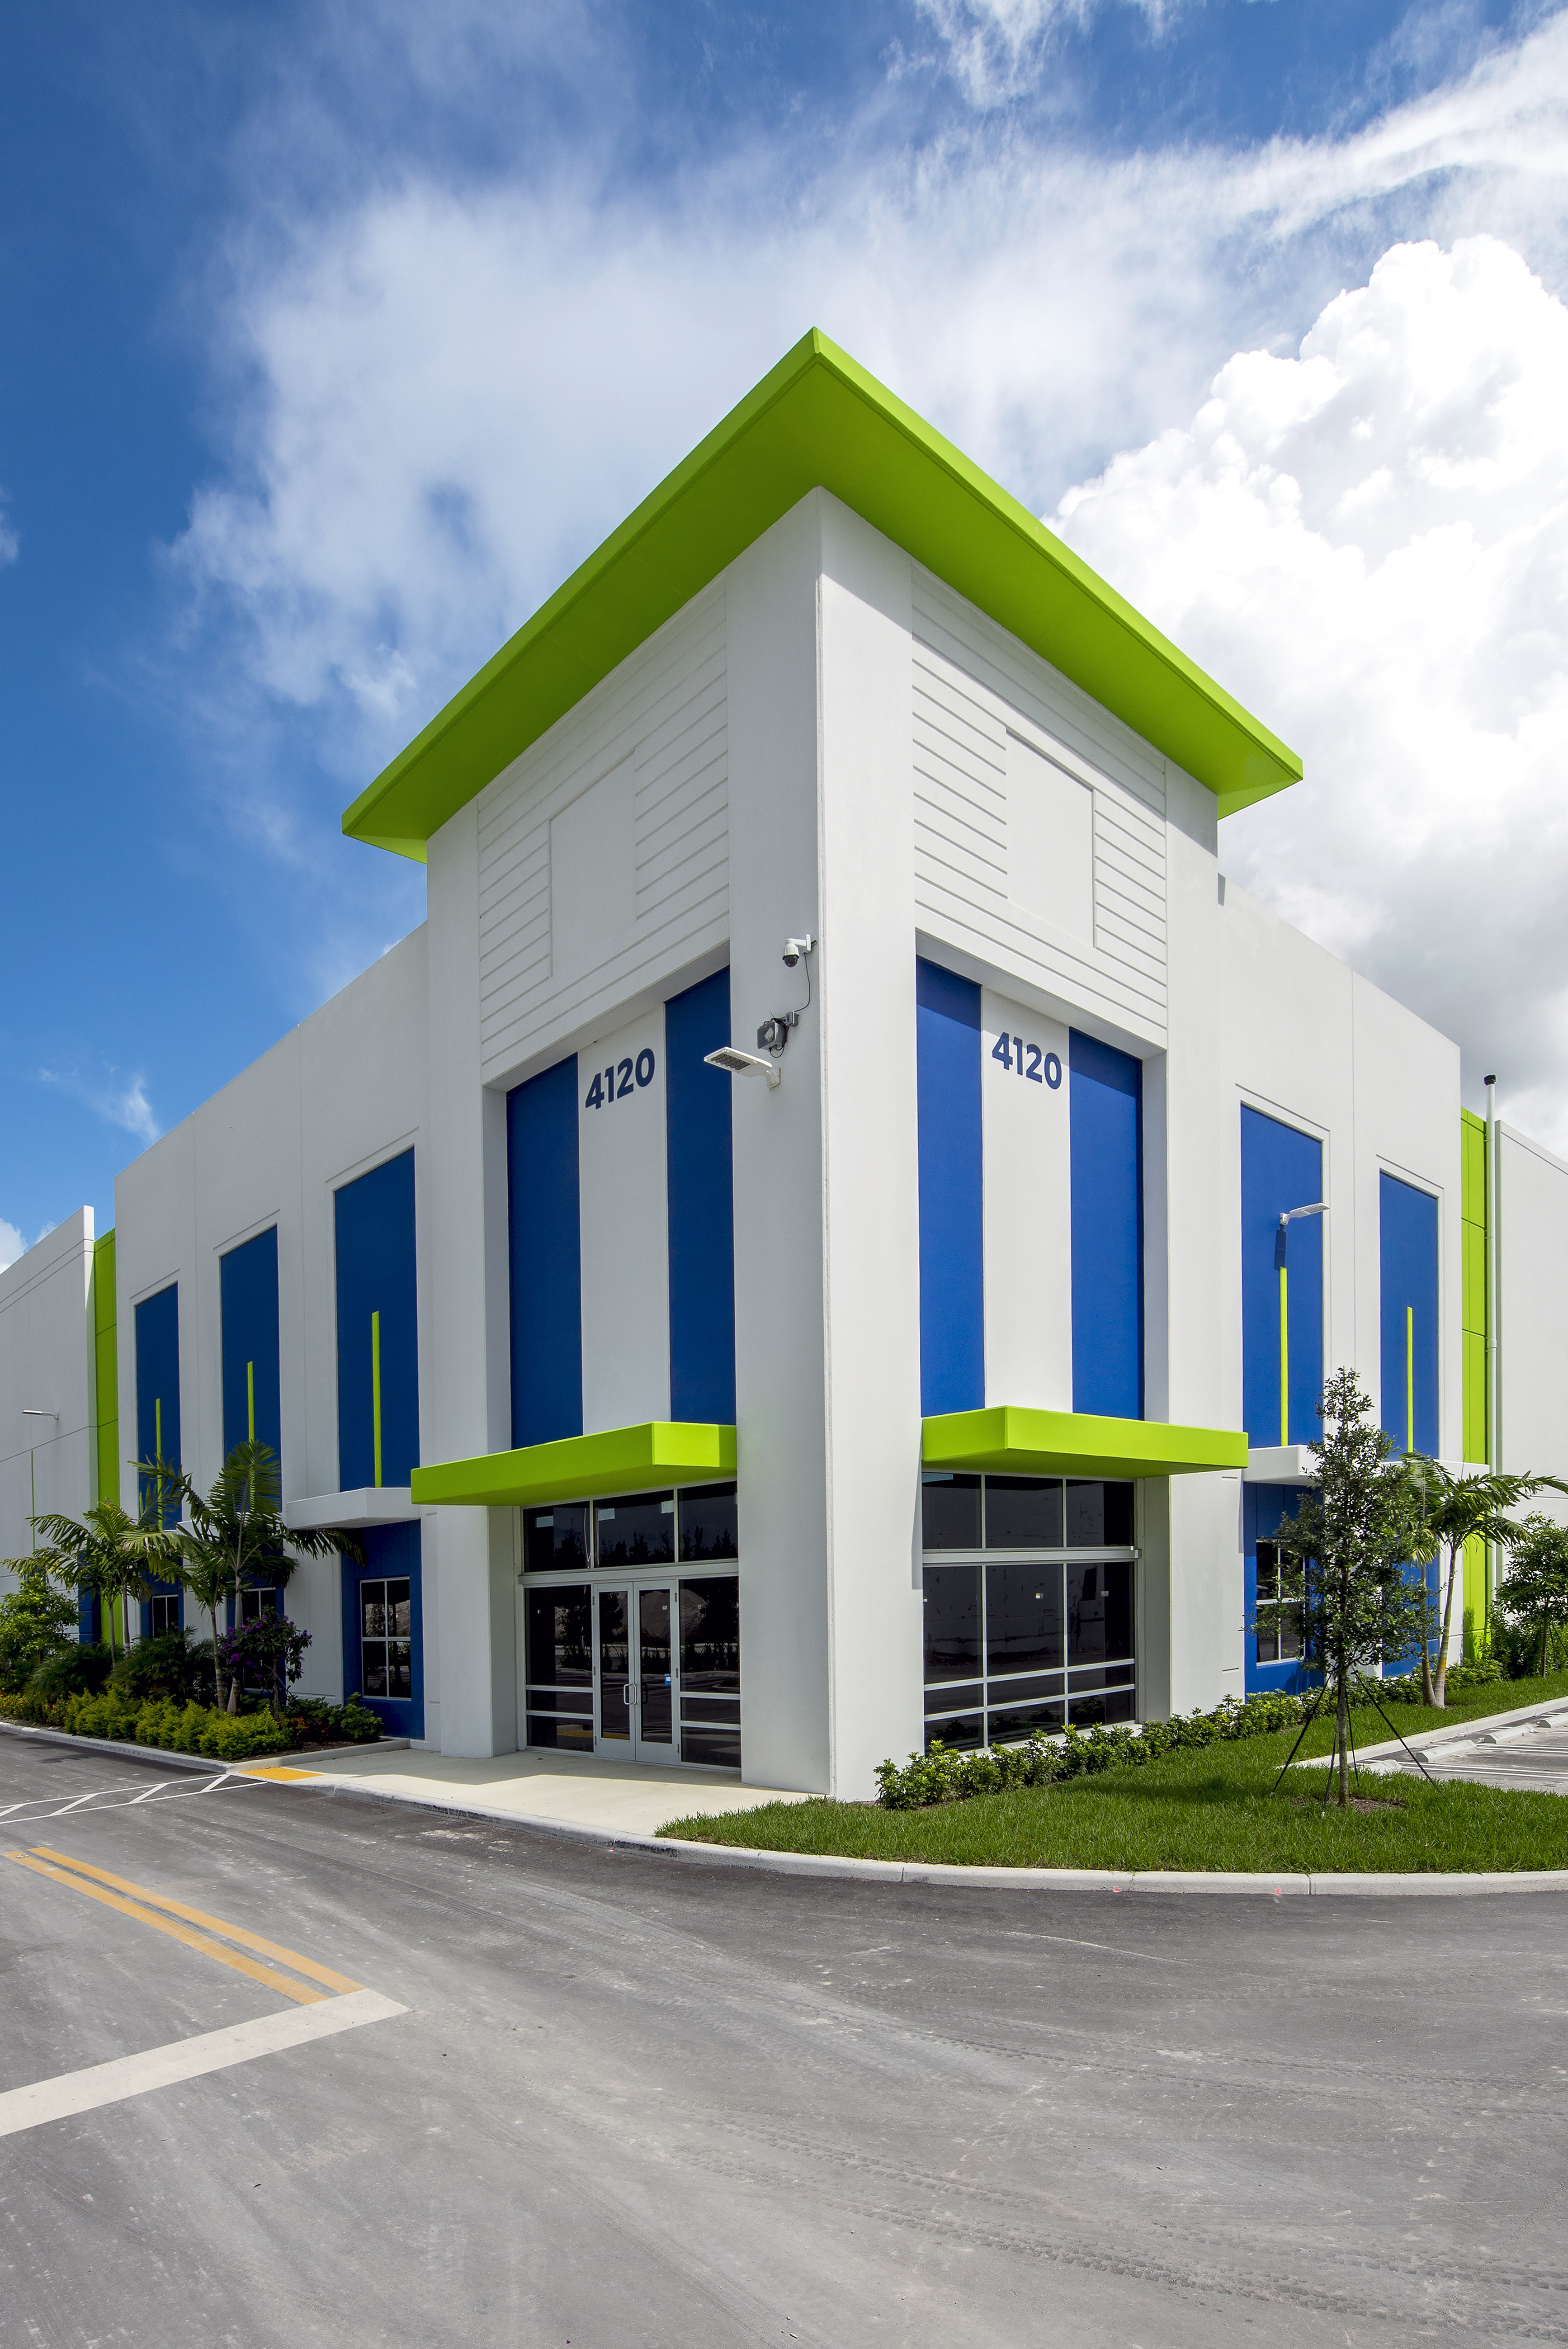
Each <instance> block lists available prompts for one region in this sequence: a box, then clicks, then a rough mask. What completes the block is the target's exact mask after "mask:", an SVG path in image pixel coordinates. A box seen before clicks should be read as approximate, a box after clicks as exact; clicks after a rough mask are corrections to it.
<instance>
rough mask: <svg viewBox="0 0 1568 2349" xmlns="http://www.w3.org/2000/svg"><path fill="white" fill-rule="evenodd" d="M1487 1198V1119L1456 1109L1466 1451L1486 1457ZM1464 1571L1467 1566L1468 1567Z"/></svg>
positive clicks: (1478, 1457)
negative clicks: (1457, 1123)
mask: <svg viewBox="0 0 1568 2349" xmlns="http://www.w3.org/2000/svg"><path fill="white" fill-rule="evenodd" d="M1489 1206H1490V1202H1489V1200H1488V1197H1487V1164H1486V1120H1485V1119H1484V1118H1480V1117H1477V1115H1476V1114H1475V1112H1474V1111H1473V1110H1469V1109H1463V1110H1460V1218H1461V1222H1460V1231H1461V1236H1462V1246H1463V1250H1464V1265H1463V1278H1462V1281H1461V1290H1462V1306H1461V1330H1462V1344H1463V1349H1464V1455H1465V1458H1466V1459H1467V1460H1478V1461H1479V1460H1484V1461H1486V1462H1487V1463H1488V1464H1489V1465H1490V1464H1491V1457H1490V1454H1489V1453H1488V1450H1487V1439H1488V1428H1489V1415H1488V1412H1487V1360H1486V1340H1487V1326H1486V1243H1487V1222H1488V1213H1489ZM1467 1572H1468V1568H1467Z"/></svg>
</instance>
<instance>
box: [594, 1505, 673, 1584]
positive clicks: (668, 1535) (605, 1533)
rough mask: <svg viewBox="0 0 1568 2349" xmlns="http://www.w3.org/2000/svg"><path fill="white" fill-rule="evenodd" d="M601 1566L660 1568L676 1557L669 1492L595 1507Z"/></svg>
mask: <svg viewBox="0 0 1568 2349" xmlns="http://www.w3.org/2000/svg"><path fill="white" fill-rule="evenodd" d="M593 1514H594V1516H595V1517H596V1519H597V1521H598V1533H599V1563H600V1565H601V1566H663V1565H665V1563H666V1562H667V1561H669V1560H670V1559H672V1558H673V1557H675V1554H676V1497H675V1495H674V1494H673V1493H634V1494H632V1495H630V1496H629V1498H627V1499H625V1500H621V1501H601V1502H600V1503H599V1504H598V1506H597V1507H596V1508H595V1510H594V1512H593Z"/></svg>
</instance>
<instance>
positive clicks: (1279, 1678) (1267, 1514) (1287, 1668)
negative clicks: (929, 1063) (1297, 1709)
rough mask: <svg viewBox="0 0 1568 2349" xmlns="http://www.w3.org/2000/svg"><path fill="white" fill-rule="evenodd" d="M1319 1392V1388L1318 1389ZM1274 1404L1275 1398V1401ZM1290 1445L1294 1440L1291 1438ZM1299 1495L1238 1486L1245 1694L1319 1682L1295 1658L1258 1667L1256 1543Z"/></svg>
mask: <svg viewBox="0 0 1568 2349" xmlns="http://www.w3.org/2000/svg"><path fill="white" fill-rule="evenodd" d="M1319 1392H1321V1389H1320V1390H1319ZM1276 1402H1277V1398H1276ZM1291 1440H1292V1442H1293V1443H1294V1442H1295V1441H1296V1439H1295V1437H1293V1438H1292V1439H1291ZM1300 1500H1301V1495H1300V1492H1299V1490H1298V1489H1297V1488H1296V1487H1295V1486H1294V1485H1243V1487H1242V1569H1243V1600H1244V1605H1245V1610H1246V1611H1245V1613H1244V1615H1243V1622H1244V1623H1245V1625H1246V1626H1247V1629H1246V1630H1245V1632H1244V1633H1243V1638H1244V1640H1245V1642H1246V1667H1245V1675H1244V1677H1245V1680H1246V1692H1247V1694H1248V1695H1249V1696H1255V1695H1257V1694H1258V1693H1260V1692H1262V1691H1264V1690H1265V1689H1286V1690H1288V1691H1289V1692H1291V1694H1292V1695H1294V1696H1299V1695H1300V1694H1301V1692H1303V1690H1305V1689H1314V1688H1315V1687H1316V1686H1317V1685H1318V1682H1319V1681H1320V1680H1321V1679H1322V1677H1323V1676H1322V1674H1321V1673H1320V1672H1313V1671H1308V1670H1307V1668H1306V1666H1305V1664H1304V1663H1303V1662H1302V1661H1301V1659H1300V1658H1299V1657H1295V1658H1292V1659H1287V1660H1286V1661H1284V1662H1283V1663H1281V1662H1279V1661H1273V1662H1270V1663H1266V1664H1260V1663H1259V1661H1258V1635H1257V1630H1256V1628H1255V1626H1256V1617H1257V1606H1258V1544H1259V1542H1260V1541H1269V1540H1272V1539H1273V1537H1274V1535H1275V1534H1276V1533H1277V1532H1278V1530H1279V1528H1280V1526H1282V1525H1283V1524H1284V1520H1285V1519H1286V1517H1294V1516H1295V1513H1296V1509H1297V1507H1298V1506H1300Z"/></svg>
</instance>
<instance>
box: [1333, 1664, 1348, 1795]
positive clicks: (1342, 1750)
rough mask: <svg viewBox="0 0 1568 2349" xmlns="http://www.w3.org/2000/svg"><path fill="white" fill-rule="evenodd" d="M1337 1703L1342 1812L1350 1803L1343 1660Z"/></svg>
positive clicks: (1339, 1668)
mask: <svg viewBox="0 0 1568 2349" xmlns="http://www.w3.org/2000/svg"><path fill="white" fill-rule="evenodd" d="M1337 1661H1338V1670H1339V1703H1338V1717H1337V1720H1336V1726H1335V1735H1336V1737H1337V1739H1338V1741H1339V1807H1340V1809H1341V1810H1344V1809H1345V1808H1346V1806H1347V1805H1348V1803H1349V1801H1350V1704H1349V1699H1348V1694H1347V1692H1346V1686H1345V1659H1344V1657H1343V1656H1341V1657H1340V1658H1339V1659H1338V1660H1337Z"/></svg>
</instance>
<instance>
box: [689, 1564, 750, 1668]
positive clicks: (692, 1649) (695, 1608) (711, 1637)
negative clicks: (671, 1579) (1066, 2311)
mask: <svg viewBox="0 0 1568 2349" xmlns="http://www.w3.org/2000/svg"><path fill="white" fill-rule="evenodd" d="M681 1688H682V1690H683V1692H687V1693H691V1694H696V1693H697V1692H701V1693H703V1694H704V1695H707V1696H738V1695H739V1693H740V1578H739V1577H738V1575H734V1574H704V1575H700V1576H696V1577H693V1576H687V1575H683V1576H682V1577H681Z"/></svg>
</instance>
